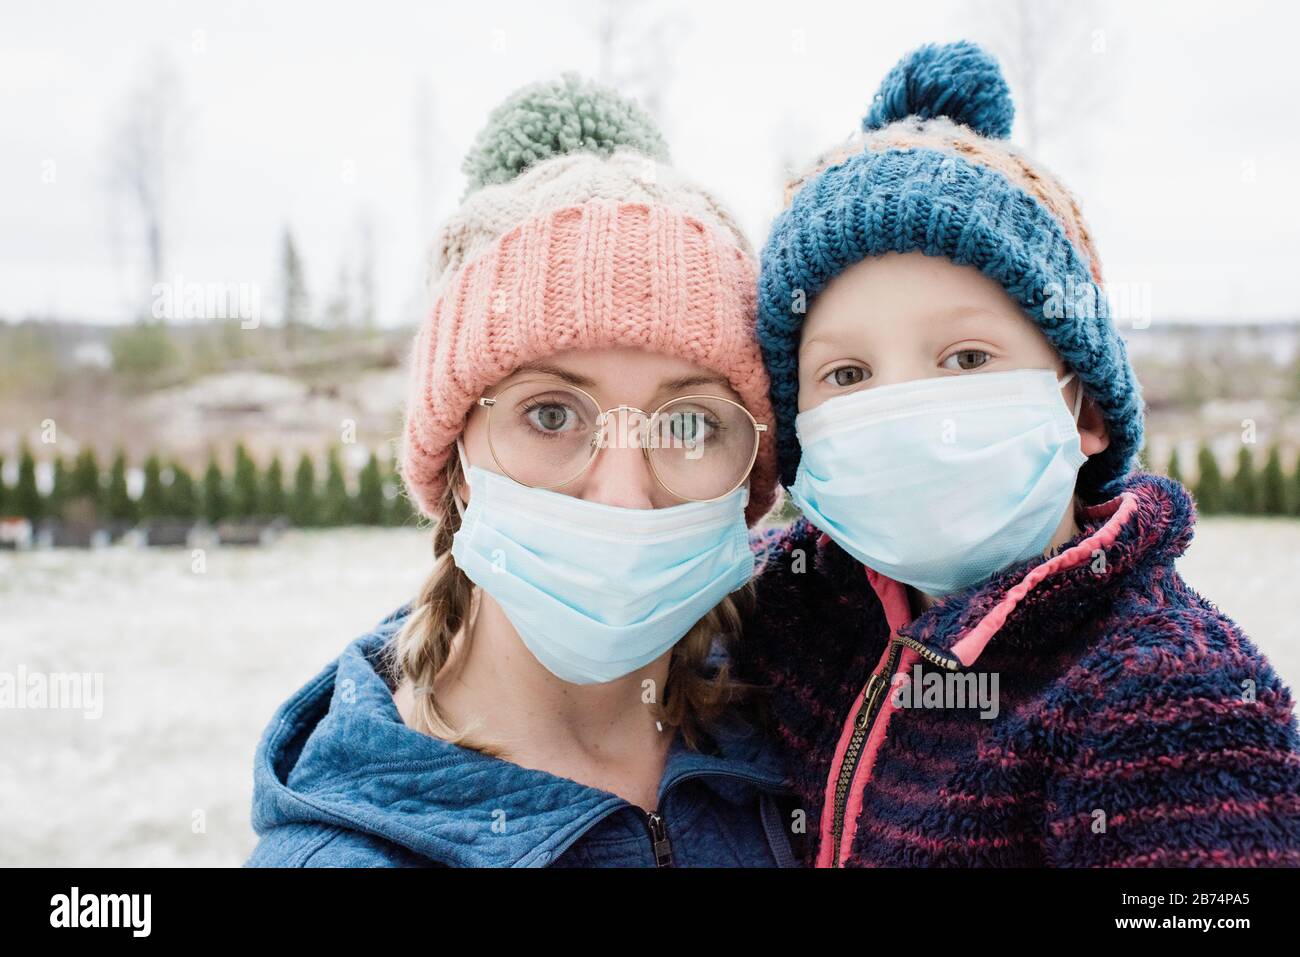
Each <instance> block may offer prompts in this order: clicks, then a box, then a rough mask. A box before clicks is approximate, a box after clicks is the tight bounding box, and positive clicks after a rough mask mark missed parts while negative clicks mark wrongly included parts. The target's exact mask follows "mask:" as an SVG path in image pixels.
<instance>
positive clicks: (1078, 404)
mask: <svg viewBox="0 0 1300 957" xmlns="http://www.w3.org/2000/svg"><path fill="white" fill-rule="evenodd" d="M1074 377H1075V376H1074V373H1073V372H1071V373H1070V374H1069V375H1067V376H1066V377H1065V378H1064V379H1061V380H1059V381H1058V382H1057V383H1056V384H1057V386H1059V387H1060V388H1062V389H1064V388H1065V387H1066V386H1067V385H1069V384H1070V380H1071V379H1073V378H1074ZM1082 408H1083V383H1082V382H1080V383H1079V390H1078V392H1076V393H1075V395H1074V423H1075V425H1078V424H1079V410H1080V409H1082Z"/></svg>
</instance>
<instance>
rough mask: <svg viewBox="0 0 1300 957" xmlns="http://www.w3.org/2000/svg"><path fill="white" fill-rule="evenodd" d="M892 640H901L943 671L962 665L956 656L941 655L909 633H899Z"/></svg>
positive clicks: (957, 669) (959, 667)
mask: <svg viewBox="0 0 1300 957" xmlns="http://www.w3.org/2000/svg"><path fill="white" fill-rule="evenodd" d="M894 640H895V641H898V642H901V643H902V644H904V645H906V646H907V647H909V648H911V649H912V650H913V651H915V652H916V653H917V654H918V655H920V656H921V657H922V658H924V659H925V660H926V661H928V662H930V664H932V665H934V666H935V667H936V668H942V669H944V670H945V671H960V670H961V668H962V667H963V665H962V663H961V662H960V661H958V660H957V659H956V658H951V657H949V656H947V655H941V654H939V652H937V651H933V650H932V649H930V648H927V647H926V646H925V645H923V644H921V642H919V641H917V640H916V639H915V638H913V637H912V636H911V635H899V636H898V637H897V638H895V639H894Z"/></svg>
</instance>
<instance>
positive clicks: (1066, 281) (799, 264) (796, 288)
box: [758, 41, 1143, 498]
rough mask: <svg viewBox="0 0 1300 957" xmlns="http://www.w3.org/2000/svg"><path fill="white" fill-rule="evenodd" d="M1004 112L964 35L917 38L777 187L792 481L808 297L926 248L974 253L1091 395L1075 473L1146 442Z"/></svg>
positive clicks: (1102, 484)
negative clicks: (842, 132)
mask: <svg viewBox="0 0 1300 957" xmlns="http://www.w3.org/2000/svg"><path fill="white" fill-rule="evenodd" d="M1014 113H1015V110H1014V107H1013V106H1012V103H1011V94H1010V91H1009V90H1008V88H1007V84H1006V81H1005V80H1003V78H1002V72H1001V70H1000V69H999V68H998V65H997V61H995V60H994V59H993V58H992V57H990V56H989V55H988V54H987V53H985V52H984V51H983V50H982V49H980V48H979V47H978V46H976V45H975V44H973V43H968V42H964V41H963V42H959V43H951V44H946V45H942V46H936V45H927V46H923V47H921V48H919V49H917V50H915V51H913V52H912V53H910V54H908V55H907V56H905V57H904V58H903V59H902V60H901V61H899V63H898V65H897V66H895V67H894V68H893V69H892V70H891V71H890V72H889V74H888V75H887V76H886V77H885V80H884V82H883V83H882V84H881V88H880V92H879V93H877V94H876V96H875V99H874V100H873V101H872V103H871V107H870V110H869V111H868V113H867V115H866V117H865V118H864V119H863V121H862V130H863V132H862V133H860V134H858V135H857V136H856V137H854V138H853V139H852V140H851V141H849V142H848V143H846V144H844V145H842V146H840V147H837V148H835V149H833V150H831V151H829V152H828V153H827V154H825V155H823V156H822V157H821V159H820V160H819V161H818V162H817V163H816V164H815V165H814V167H813V169H812V170H811V171H809V173H808V174H806V175H805V176H804V177H802V178H801V179H799V180H797V181H796V182H794V183H792V184H791V186H790V187H789V189H788V190H787V194H786V199H787V208H786V209H785V210H784V211H783V212H782V213H781V214H780V215H779V216H778V217H777V219H776V222H775V223H774V224H773V226H772V232H771V235H770V236H769V237H768V241H767V245H766V246H765V248H764V249H763V253H762V265H761V273H760V276H759V290H758V311H759V314H758V335H759V343H760V345H761V347H762V351H763V361H764V362H765V363H766V364H767V367H768V373H769V375H770V376H771V380H772V406H773V408H774V410H775V413H776V419H777V452H778V455H779V456H780V464H781V480H782V481H783V482H784V483H785V484H786V485H790V484H792V483H793V482H794V479H795V472H796V469H797V468H798V465H799V454H800V453H799V442H798V439H797V438H796V436H795V430H794V419H795V414H796V413H797V411H798V407H797V403H798V397H799V380H798V354H799V337H800V330H801V328H802V326H803V321H804V315H805V313H806V311H807V307H808V305H809V304H810V303H811V302H812V301H813V299H814V298H815V297H816V296H817V294H818V293H820V292H821V291H822V290H823V289H825V288H826V286H827V284H828V283H829V282H830V281H831V280H832V279H834V278H835V277H836V276H838V275H839V274H840V273H841V272H843V271H844V270H845V269H847V268H848V267H849V266H852V265H853V264H854V263H857V262H860V261H861V260H863V259H866V258H867V257H869V256H880V255H883V254H885V253H889V252H898V253H906V252H913V251H917V250H919V251H921V252H923V253H925V254H926V255H927V256H942V257H944V258H947V259H950V260H952V261H953V262H954V263H957V264H958V265H969V266H974V267H975V268H976V269H978V270H980V272H982V273H984V275H986V276H988V277H989V278H991V279H993V280H994V281H996V282H997V283H999V284H1000V285H1001V286H1002V287H1003V288H1004V289H1006V291H1007V293H1008V294H1010V296H1011V297H1012V298H1013V299H1015V300H1016V301H1017V302H1019V303H1020V304H1021V306H1022V307H1023V309H1024V311H1025V314H1026V315H1027V316H1028V317H1029V318H1030V319H1031V320H1032V321H1033V322H1035V323H1036V324H1037V325H1038V327H1039V328H1040V329H1042V331H1043V333H1044V334H1045V335H1046V336H1047V338H1048V340H1049V341H1050V342H1051V343H1052V345H1053V346H1054V347H1055V349H1056V351H1057V353H1059V354H1060V356H1061V358H1062V359H1063V360H1064V362H1065V363H1066V365H1067V366H1069V368H1070V369H1072V370H1073V371H1074V372H1075V373H1077V374H1078V376H1079V379H1080V381H1081V382H1082V383H1083V386H1084V389H1085V390H1086V392H1087V394H1088V396H1090V397H1091V398H1092V399H1093V400H1094V401H1095V402H1096V403H1097V405H1098V406H1099V407H1100V409H1101V412H1102V415H1103V417H1104V419H1105V422H1106V427H1107V430H1108V432H1109V435H1110V444H1109V445H1108V447H1107V448H1106V449H1105V450H1104V451H1102V452H1099V453H1098V454H1096V455H1094V456H1092V457H1091V458H1090V459H1089V460H1088V461H1087V462H1086V463H1085V464H1084V466H1083V468H1082V469H1081V470H1080V472H1079V492H1080V493H1081V494H1082V495H1084V497H1085V498H1091V497H1093V496H1095V495H1098V494H1105V493H1106V489H1107V487H1108V486H1110V485H1111V483H1113V482H1114V481H1115V480H1116V479H1118V478H1120V477H1121V476H1123V475H1124V474H1126V473H1127V472H1128V471H1129V469H1130V468H1131V467H1132V465H1133V463H1134V460H1135V457H1136V455H1137V452H1138V450H1139V449H1140V448H1141V446H1142V408H1143V406H1142V396H1141V392H1140V390H1139V387H1138V383H1137V378H1136V377H1135V376H1134V374H1133V368H1132V366H1131V365H1130V364H1129V359H1128V353H1127V350H1126V349H1125V348H1124V342H1123V340H1121V339H1120V337H1119V334H1118V332H1117V331H1116V329H1115V326H1114V325H1113V323H1112V322H1111V318H1110V306H1109V302H1108V300H1107V299H1106V297H1105V295H1104V293H1103V291H1102V275H1101V263H1100V260H1099V259H1098V257H1097V251H1096V249H1095V248H1094V247H1093V243H1092V237H1091V235H1090V234H1089V232H1088V229H1087V226H1086V225H1085V224H1084V221H1083V216H1082V214H1081V213H1080V211H1079V207H1078V204H1077V203H1076V202H1075V200H1074V198H1073V196H1072V195H1071V194H1070V193H1069V191H1068V190H1067V189H1066V188H1065V187H1064V185H1063V184H1061V183H1060V181H1059V180H1057V179H1056V177H1054V176H1053V175H1052V174H1051V173H1049V172H1048V171H1047V170H1045V169H1044V168H1043V167H1042V166H1041V164H1038V163H1036V162H1035V161H1033V160H1031V159H1030V158H1028V157H1027V156H1025V155H1024V154H1023V153H1021V152H1019V151H1018V150H1016V149H1015V148H1014V147H1012V146H1011V145H1010V144H1009V143H1007V142H1006V139H1007V137H1008V136H1009V135H1010V133H1011V123H1012V118H1013V116H1014Z"/></svg>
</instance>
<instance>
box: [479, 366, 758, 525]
mask: <svg viewBox="0 0 1300 957" xmlns="http://www.w3.org/2000/svg"><path fill="white" fill-rule="evenodd" d="M534 381H535V382H538V383H541V384H546V385H549V386H551V387H553V388H557V389H572V390H573V391H574V392H578V393H581V394H582V395H584V396H586V397H587V399H588V400H589V401H590V402H591V407H592V408H593V409H597V410H599V409H600V402H598V401H597V400H596V397H595V396H594V395H592V394H591V393H590V392H588V391H587V390H586V389H582V388H579V387H578V386H576V385H571V384H569V383H567V382H566V383H563V384H562V385H560V384H557V383H555V382H552V381H550V380H548V379H537V380H534V379H523V380H520V381H519V382H512V383H510V385H509V386H507V388H508V389H513V388H515V387H516V386H520V385H527V384H528V383H530V382H534ZM686 399H711V400H713V401H715V402H726V403H727V404H728V405H734V406H735V407H736V408H737V409H739V410H740V411H741V412H743V413H745V418H747V419H749V422H750V424H751V425H752V426H753V427H754V433H755V435H754V449H753V451H752V452H750V454H749V464H748V465H746V466H745V468H744V471H742V472H741V473H740V479H739V480H738V481H737V482H736V484H735V485H733V486H731V488H729V489H727V490H726V491H725V492H723V493H722V494H721V495H714V496H713V497H711V498H691V497H690V496H688V495H682V494H681V493H680V492H678V491H677V490H676V489H674V488H673V487H672V486H671V485H669V484H668V483H667V482H665V481H664V480H663V476H661V475H660V474H659V470H658V469H656V468H655V463H654V459H653V458H652V457H651V455H650V449H648V448H646V447H645V446H644V445H642V446H641V455H642V456H643V457H644V458H645V461H646V465H648V466H649V467H650V474H651V475H653V476H654V479H655V481H656V482H658V483H659V485H660V487H662V488H664V489H666V490H667V491H668V493H669V494H670V495H675V496H677V498H680V499H682V500H683V501H685V502H716V501H718V500H719V499H723V498H726V497H727V496H728V495H730V494H731V493H732V492H734V491H735V490H736V489H738V488H740V487H741V486H742V485H744V484H745V482H746V481H748V480H749V476H750V473H752V472H753V471H754V463H755V462H757V461H758V449H759V443H760V442H761V441H762V439H763V433H764V432H766V431H767V425H766V424H764V423H762V422H759V421H758V420H757V419H755V418H754V414H753V413H752V412H750V411H749V410H748V409H747V408H745V407H744V406H743V405H741V404H740V403H739V402H737V401H735V400H734V399H728V398H727V397H726V396H721V395H708V394H707V393H691V394H689V395H675V396H673V397H672V398H671V399H669V400H668V401H667V402H664V403H663V404H662V405H660V406H659V407H658V408H657V409H655V410H654V411H653V412H651V413H649V414H648V417H647V419H646V426H645V427H646V428H647V429H651V428H653V427H654V424H655V422H657V421H658V417H659V415H660V413H662V412H663V410H664V409H666V408H667V407H668V406H670V405H672V404H673V403H674V402H682V401H684V400H686ZM496 402H497V400H496V397H495V396H482V397H480V398H479V400H478V403H477V404H478V405H480V406H482V407H483V408H485V409H487V410H488V421H487V441H488V451H489V452H491V453H492V461H493V462H495V463H496V465H497V468H499V469H500V470H501V472H502V474H503V475H505V476H506V477H507V478H509V479H510V480H511V481H513V482H519V484H520V485H523V486H526V487H528V488H540V489H547V490H550V489H557V488H563V487H564V486H565V485H568V484H569V483H570V482H573V481H576V480H577V479H578V478H580V477H581V476H582V474H583V473H584V472H586V471H587V470H588V469H589V468H591V463H593V462H595V461H596V457H597V456H598V455H600V452H601V450H602V449H603V448H604V447H605V444H604V443H603V442H601V436H603V435H604V433H605V424H606V422H607V421H608V418H607V417H608V416H609V415H610V414H612V413H617V412H639V413H640V414H641V415H642V416H646V415H647V413H646V411H645V409H638V408H637V407H636V406H634V405H616V406H611V407H610V408H608V409H605V410H604V411H603V412H600V414H599V416H598V417H597V419H596V429H595V431H594V432H593V434H592V437H591V447H592V453H591V455H589V456H588V457H587V461H586V463H585V464H584V465H583V466H582V468H580V469H579V470H578V471H576V472H574V473H573V475H571V476H569V477H568V478H566V479H565V480H564V481H563V482H557V483H556V484H554V485H529V484H528V483H527V482H523V481H520V480H519V479H518V478H517V477H516V476H514V475H512V474H511V473H510V470H509V469H507V468H506V467H505V466H504V465H502V464H501V459H500V457H499V456H498V455H497V450H496V446H495V445H494V444H493V442H492V409H493V407H494V406H495V405H496Z"/></svg>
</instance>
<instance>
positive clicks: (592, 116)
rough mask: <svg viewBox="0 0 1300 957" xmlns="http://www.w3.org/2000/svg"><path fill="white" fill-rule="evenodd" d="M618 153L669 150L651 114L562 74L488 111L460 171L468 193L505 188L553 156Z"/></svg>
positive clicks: (658, 154)
mask: <svg viewBox="0 0 1300 957" xmlns="http://www.w3.org/2000/svg"><path fill="white" fill-rule="evenodd" d="M619 147H624V148H627V149H632V150H636V151H637V152H639V153H644V154H645V155H646V156H648V157H651V158H652V159H656V160H661V161H665V162H666V161H667V159H668V145H667V143H665V142H664V138H663V134H662V133H660V132H659V129H658V127H656V126H655V122H654V120H653V119H651V118H650V114H648V113H646V111H645V110H643V109H641V107H639V106H637V105H636V104H635V103H633V102H632V101H631V100H627V99H624V98H623V97H621V96H619V95H618V94H617V93H616V92H614V91H613V90H611V89H610V88H609V87H605V86H600V85H599V84H597V83H594V82H591V81H584V80H583V79H582V78H581V77H579V76H578V75H577V74H576V73H566V74H564V75H563V76H562V77H560V79H558V80H552V81H550V82H548V83H535V84H532V85H531V86H526V87H523V88H522V89H519V90H516V91H515V92H514V93H512V94H511V95H510V96H509V97H508V98H507V99H506V100H505V102H504V103H502V104H501V105H500V106H498V107H497V108H496V109H495V110H493V111H492V113H491V115H489V116H488V121H487V125H486V126H485V127H483V129H482V130H481V131H480V132H479V134H478V137H477V138H476V139H475V141H474V146H473V148H471V149H470V151H469V155H468V156H466V157H465V162H464V163H463V164H461V171H462V172H464V174H465V175H466V176H468V177H469V188H468V190H467V191H466V192H467V193H469V192H473V191H474V190H476V189H478V188H479V187H481V186H487V185H488V184H490V183H506V182H509V181H510V180H512V179H514V178H515V177H516V176H518V175H519V174H520V173H522V172H523V171H524V170H526V169H528V167H530V166H532V165H533V164H534V163H540V162H541V161H542V160H546V159H550V158H551V157H553V156H563V155H564V154H566V153H579V152H587V153H595V154H596V155H598V156H608V155H610V154H611V153H613V152H614V150H615V149H617V148H619Z"/></svg>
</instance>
